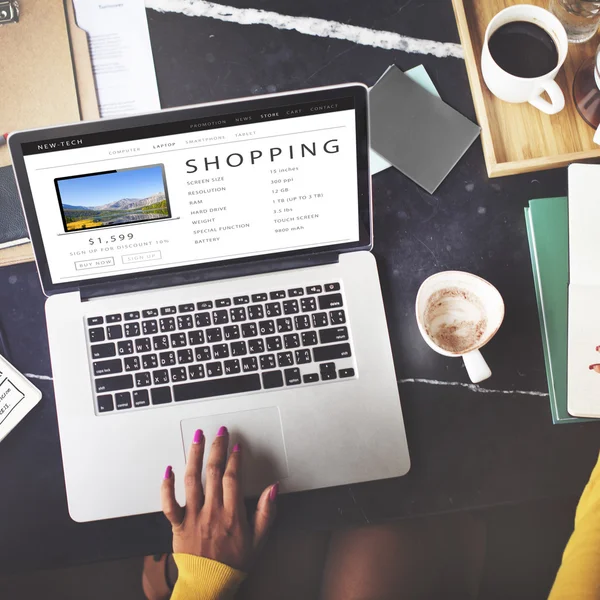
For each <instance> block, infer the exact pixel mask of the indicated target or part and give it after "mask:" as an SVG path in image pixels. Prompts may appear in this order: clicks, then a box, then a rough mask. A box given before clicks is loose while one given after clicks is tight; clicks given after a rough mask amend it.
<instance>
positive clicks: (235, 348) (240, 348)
mask: <svg viewBox="0 0 600 600" xmlns="http://www.w3.org/2000/svg"><path fill="white" fill-rule="evenodd" d="M246 354H248V350H247V348H246V342H244V341H242V342H231V356H244V355H246Z"/></svg>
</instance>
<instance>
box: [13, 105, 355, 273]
mask: <svg viewBox="0 0 600 600" xmlns="http://www.w3.org/2000/svg"><path fill="white" fill-rule="evenodd" d="M353 106H354V105H353V100H352V98H340V99H337V100H329V101H320V102H312V103H309V104H300V105H295V106H286V107H280V108H276V109H272V110H253V111H250V112H245V113H235V114H226V115H223V116H214V117H209V118H202V119H195V120H188V121H185V122H183V121H182V122H179V123H163V124H160V125H157V126H149V127H145V128H138V129H130V130H120V131H111V132H103V133H97V134H89V135H82V136H81V137H75V138H68V139H67V138H61V139H57V140H50V141H45V142H40V143H37V142H31V143H26V144H23V153H24V156H25V166H26V168H27V174H28V177H29V182H30V186H31V193H32V196H33V200H34V204H35V209H36V213H37V216H38V220H39V224H40V229H41V234H42V240H43V243H44V248H45V251H46V256H47V259H48V265H49V269H50V275H51V278H52V281H53V282H54V283H64V282H70V281H78V280H84V279H93V278H98V277H106V276H110V275H123V274H128V273H131V274H133V273H139V272H142V271H149V270H154V269H164V268H173V267H179V266H185V265H193V264H197V263H207V262H210V261H220V260H229V259H234V258H239V257H244V256H253V255H265V254H270V253H274V252H283V251H292V250H299V249H303V248H310V247H318V246H326V245H333V244H343V243H347V242H353V241H357V240H358V239H359V226H358V186H357V164H356V127H355V111H354V107H353ZM150 136H152V137H150Z"/></svg>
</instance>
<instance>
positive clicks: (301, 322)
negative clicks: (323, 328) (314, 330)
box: [294, 315, 310, 331]
mask: <svg viewBox="0 0 600 600" xmlns="http://www.w3.org/2000/svg"><path fill="white" fill-rule="evenodd" d="M294 327H295V328H296V329H297V330H298V331H301V330H302V329H310V319H309V318H308V315H299V316H298V317H294Z"/></svg>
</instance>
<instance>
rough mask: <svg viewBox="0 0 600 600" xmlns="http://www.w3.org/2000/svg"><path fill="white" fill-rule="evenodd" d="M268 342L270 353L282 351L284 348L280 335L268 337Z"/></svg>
mask: <svg viewBox="0 0 600 600" xmlns="http://www.w3.org/2000/svg"><path fill="white" fill-rule="evenodd" d="M266 342H267V350H268V351H269V352H273V351H274V350H281V349H282V348H283V345H282V343H281V337H280V336H278V335H274V336H271V337H268V338H267V339H266Z"/></svg>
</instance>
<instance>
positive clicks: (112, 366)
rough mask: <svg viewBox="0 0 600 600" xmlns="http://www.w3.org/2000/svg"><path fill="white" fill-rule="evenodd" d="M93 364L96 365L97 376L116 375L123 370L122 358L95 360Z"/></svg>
mask: <svg viewBox="0 0 600 600" xmlns="http://www.w3.org/2000/svg"><path fill="white" fill-rule="evenodd" d="M92 366H93V367H94V375H96V376H99V375H116V374H117V373H122V372H123V365H122V364H121V359H120V358H113V359H112V360H103V361H100V362H95V363H93V365H92Z"/></svg>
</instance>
